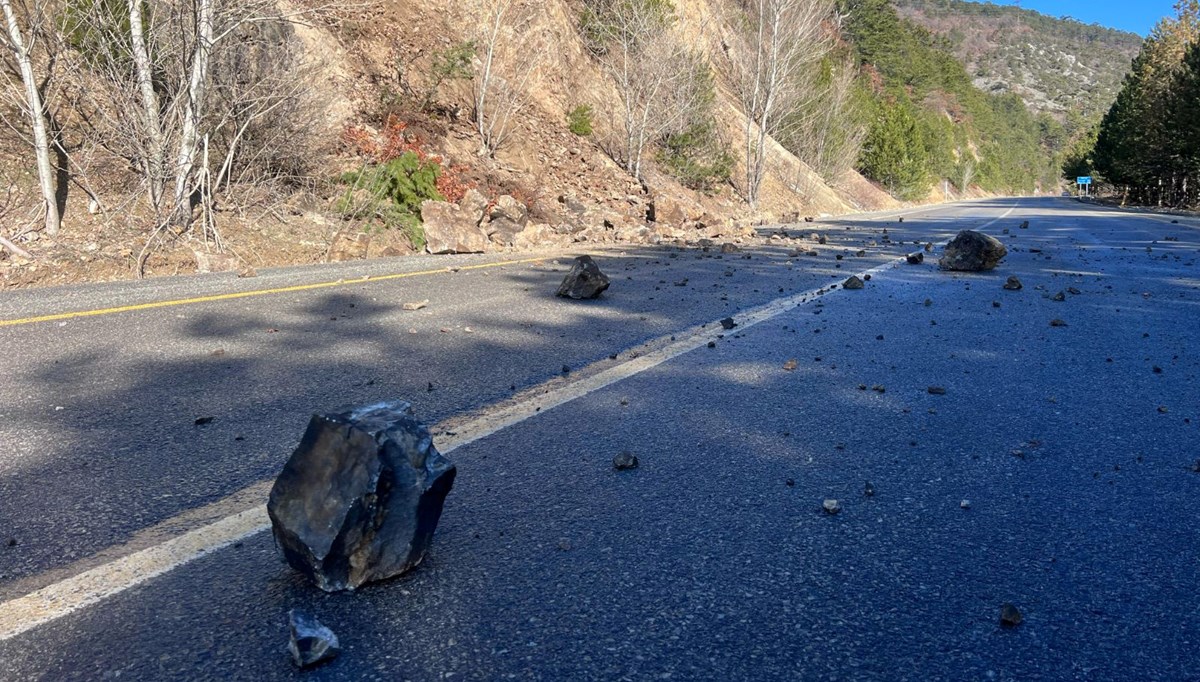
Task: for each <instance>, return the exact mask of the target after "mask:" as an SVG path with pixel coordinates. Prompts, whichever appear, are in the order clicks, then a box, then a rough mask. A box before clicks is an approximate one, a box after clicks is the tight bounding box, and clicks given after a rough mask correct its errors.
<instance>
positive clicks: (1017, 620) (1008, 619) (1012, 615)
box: [1000, 602, 1025, 628]
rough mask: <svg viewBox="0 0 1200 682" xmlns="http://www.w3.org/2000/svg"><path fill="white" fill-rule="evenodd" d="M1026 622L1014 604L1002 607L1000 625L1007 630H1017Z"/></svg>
mask: <svg viewBox="0 0 1200 682" xmlns="http://www.w3.org/2000/svg"><path fill="white" fill-rule="evenodd" d="M1023 620H1025V616H1024V615H1022V614H1021V610H1020V609H1018V608H1017V607H1016V606H1013V605H1012V604H1009V603H1007V602H1006V603H1005V604H1003V605H1002V606H1001V607H1000V624H1001V625H1003V626H1004V627H1007V628H1015V627H1016V626H1018V625H1020V624H1021V621H1023Z"/></svg>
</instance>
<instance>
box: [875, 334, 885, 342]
mask: <svg viewBox="0 0 1200 682" xmlns="http://www.w3.org/2000/svg"><path fill="white" fill-rule="evenodd" d="M875 340H876V341H882V340H883V334H880V335H878V336H876V337H875Z"/></svg>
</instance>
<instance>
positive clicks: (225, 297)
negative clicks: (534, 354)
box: [0, 258, 545, 327]
mask: <svg viewBox="0 0 1200 682" xmlns="http://www.w3.org/2000/svg"><path fill="white" fill-rule="evenodd" d="M544 260H545V258H525V259H522V260H507V261H500V262H498V263H483V264H480V265H463V266H459V267H454V268H440V269H437V270H419V271H416V272H398V273H393V274H391V275H378V276H376V275H370V276H368V277H367V278H366V279H339V280H337V281H333V282H317V283H314V284H297V285H294V286H290V287H276V288H274V289H255V290H254V291H237V292H231V293H228V294H213V295H211V296H197V297H195V298H177V299H172V300H168V301H152V302H150V303H137V304H134V305H124V306H118V307H115V308H98V309H96V310H78V311H75V312H70V313H56V314H54V315H39V316H37V317H23V318H19V319H15V320H0V327H14V326H16V325H21V324H34V323H37V322H53V321H55V320H71V319H75V318H79V317H95V316H97V315H112V314H114V313H127V312H132V311H135V310H150V309H153V308H168V307H171V306H177V305H192V304H194V303H211V302H213V301H230V300H233V299H237V298H250V297H252V296H269V295H271V294H287V293H292V292H296V291H311V290H313V289H326V288H329V287H339V286H347V285H351V284H363V283H364V282H383V281H387V280H391V279H404V278H407V277H421V276H424V275H439V274H445V273H447V272H459V271H462V270H484V269H488V268H498V267H502V266H505V265H523V264H525V263H536V262H538V261H544Z"/></svg>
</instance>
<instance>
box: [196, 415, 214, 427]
mask: <svg viewBox="0 0 1200 682" xmlns="http://www.w3.org/2000/svg"><path fill="white" fill-rule="evenodd" d="M214 418H215V417H196V426H208V425H209V424H211V423H213V419H214Z"/></svg>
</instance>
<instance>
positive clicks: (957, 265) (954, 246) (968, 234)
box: [938, 230, 1008, 272]
mask: <svg viewBox="0 0 1200 682" xmlns="http://www.w3.org/2000/svg"><path fill="white" fill-rule="evenodd" d="M1007 255H1008V249H1006V248H1004V244H1001V243H1000V240H999V239H996V238H995V237H992V236H989V235H986V234H984V233H982V232H976V231H974V230H963V231H962V232H959V233H958V236H956V237H955V238H954V239H952V240H950V243H949V244H947V245H946V250H945V251H944V252H943V253H942V259H941V260H940V261H938V265H940V266H941V267H942V269H944V270H960V271H964V272H981V271H983V270H991V269H993V268H995V267H996V265H998V264H999V263H1000V260H1001V259H1002V258H1004V257H1005V256H1007Z"/></svg>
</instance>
